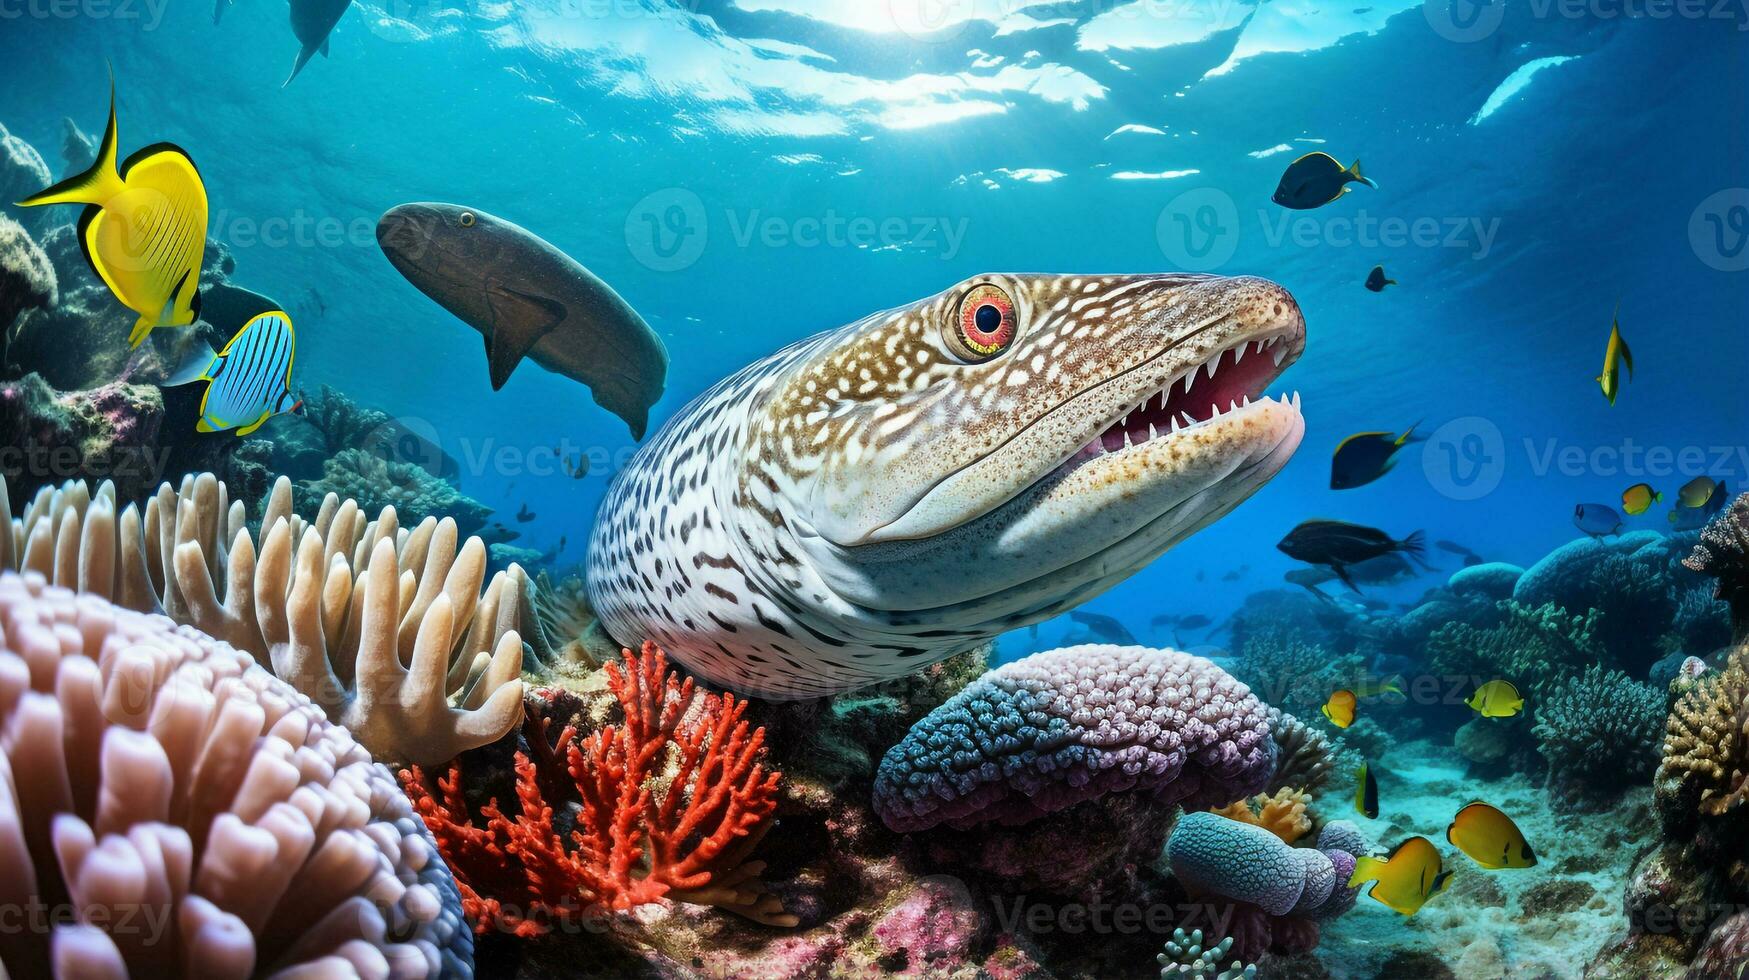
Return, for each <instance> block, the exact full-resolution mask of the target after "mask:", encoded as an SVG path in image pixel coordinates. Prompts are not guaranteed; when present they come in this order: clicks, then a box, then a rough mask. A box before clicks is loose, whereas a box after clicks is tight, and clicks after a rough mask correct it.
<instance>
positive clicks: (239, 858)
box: [0, 574, 472, 978]
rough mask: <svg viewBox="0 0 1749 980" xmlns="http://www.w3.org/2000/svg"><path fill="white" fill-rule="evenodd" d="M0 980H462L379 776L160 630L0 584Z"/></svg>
mask: <svg viewBox="0 0 1749 980" xmlns="http://www.w3.org/2000/svg"><path fill="white" fill-rule="evenodd" d="M0 868H3V869H4V871H3V872H0V917H4V918H0V925H8V924H9V925H11V926H12V927H11V928H0V976H5V975H7V974H10V975H11V976H14V977H35V976H51V975H52V976H60V977H81V978H83V977H93V978H109V977H117V978H120V977H126V976H130V975H133V976H189V977H203V978H207V977H211V978H230V977H236V978H242V977H250V976H279V977H330V976H333V977H339V976H359V977H390V976H393V977H422V976H439V975H442V976H469V975H471V973H472V962H471V961H472V936H471V934H470V932H469V930H468V929H467V927H466V925H465V924H464V923H463V921H462V918H461V912H460V901H459V897H458V896H457V894H456V890H455V884H454V882H453V880H452V879H451V878H450V875H449V872H448V870H447V869H446V868H445V867H444V865H443V861H442V859H441V858H439V857H438V854H437V850H436V847H435V846H434V845H433V844H432V842H431V840H430V837H429V835H428V834H427V832H426V830H425V826H424V824H422V823H421V822H420V820H419V818H418V817H417V816H415V815H414V814H413V812H412V810H411V808H410V807H409V805H408V803H407V800H406V797H404V796H403V795H402V794H401V791H400V789H399V787H398V786H397V785H396V783H395V780H394V778H393V777H392V776H391V775H390V774H389V772H388V770H386V769H384V768H383V767H381V766H379V765H376V764H375V763H373V762H372V761H371V759H370V756H369V755H368V754H367V753H366V752H365V751H364V750H363V749H362V748H360V747H359V745H358V744H357V743H356V742H354V741H353V739H352V736H351V735H349V734H348V733H347V732H346V730H345V729H343V728H340V727H338V726H335V725H332V724H330V723H329V722H328V721H327V720H326V718H325V717H324V716H323V714H322V712H321V711H320V710H319V709H318V708H316V707H315V706H314V705H312V704H311V703H310V702H309V701H308V699H306V698H304V697H303V696H302V695H300V694H298V693H297V692H296V691H294V690H293V689H292V688H291V687H289V686H288V685H286V684H284V683H283V682H281V681H279V680H277V679H276V678H274V677H273V675H271V674H269V673H268V672H266V671H265V670H263V669H261V668H260V667H258V666H256V664H255V662H254V660H253V659H252V658H251V657H250V656H249V655H248V654H246V653H240V652H238V651H237V650H235V649H233V648H231V647H230V646H228V645H226V644H223V643H220V642H218V641H216V640H213V639H211V638H210V637H207V636H205V635H204V634H201V633H198V632H196V631H194V630H192V629H190V628H187V627H180V628H179V627H177V626H175V625H174V624H172V623H171V622H170V621H169V620H168V619H165V618H164V617H162V616H148V615H143V614H139V613H133V612H129V611H126V610H122V609H118V608H116V607H114V606H112V605H110V604H109V603H108V602H106V601H104V600H103V599H100V598H98V597H96V596H92V595H81V596H75V595H74V594H72V593H71V592H68V591H65V590H62V589H57V588H51V587H49V586H46V585H45V584H44V583H43V581H42V579H41V578H40V577H36V576H30V577H26V578H21V577H19V576H17V575H12V574H7V575H4V576H0Z"/></svg>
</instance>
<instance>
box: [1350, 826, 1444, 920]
mask: <svg viewBox="0 0 1749 980" xmlns="http://www.w3.org/2000/svg"><path fill="white" fill-rule="evenodd" d="M1369 881H1375V882H1377V884H1375V885H1373V886H1372V890H1371V891H1369V892H1367V894H1368V895H1370V896H1372V898H1373V900H1374V901H1376V902H1378V903H1380V904H1381V905H1384V906H1385V907H1386V908H1389V909H1391V910H1392V911H1393V912H1400V913H1402V914H1403V915H1414V914H1415V913H1416V912H1419V911H1421V906H1423V905H1425V904H1427V900H1428V899H1430V898H1432V897H1433V896H1435V895H1437V894H1439V893H1440V892H1442V891H1445V889H1446V886H1448V885H1450V884H1451V872H1450V871H1446V870H1445V869H1444V862H1443V860H1442V859H1441V858H1440V856H1439V848H1437V847H1434V846H1433V842H1432V841H1429V840H1428V839H1427V838H1425V837H1411V838H1409V839H1408V840H1406V841H1404V842H1403V843H1401V844H1398V845H1397V846H1396V848H1395V849H1394V850H1392V851H1391V853H1390V855H1389V856H1388V857H1382V858H1376V857H1362V858H1360V859H1358V860H1356V861H1355V862H1354V874H1352V875H1350V876H1349V878H1348V887H1350V888H1355V887H1358V886H1360V885H1363V884H1365V883H1366V882H1369Z"/></svg>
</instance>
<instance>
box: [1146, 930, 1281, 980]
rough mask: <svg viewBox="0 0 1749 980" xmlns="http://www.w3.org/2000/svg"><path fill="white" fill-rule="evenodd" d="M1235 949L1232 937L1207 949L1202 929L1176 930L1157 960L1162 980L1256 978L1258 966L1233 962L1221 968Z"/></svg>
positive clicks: (1242, 979)
mask: <svg viewBox="0 0 1749 980" xmlns="http://www.w3.org/2000/svg"><path fill="white" fill-rule="evenodd" d="M1232 949H1233V938H1232V937H1231V936H1228V937H1227V938H1226V939H1223V940H1221V941H1220V942H1218V943H1215V944H1213V945H1210V946H1204V945H1203V939H1202V930H1201V929H1193V930H1191V931H1190V932H1188V933H1187V932H1185V931H1184V930H1183V929H1174V930H1172V938H1171V939H1168V940H1166V945H1165V948H1163V949H1162V950H1161V951H1160V954H1159V955H1158V956H1156V957H1154V958H1155V959H1156V960H1158V961H1159V962H1160V980H1251V978H1252V977H1255V976H1256V975H1257V967H1255V966H1252V965H1250V964H1246V963H1240V962H1239V961H1238V960H1233V961H1232V963H1231V965H1229V966H1228V967H1227V968H1226V969H1222V968H1221V961H1222V960H1224V959H1226V958H1227V954H1228V953H1229V952H1231V951H1232Z"/></svg>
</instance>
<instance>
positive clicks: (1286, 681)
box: [1234, 624, 1366, 714]
mask: <svg viewBox="0 0 1749 980" xmlns="http://www.w3.org/2000/svg"><path fill="white" fill-rule="evenodd" d="M1234 672H1235V675H1236V676H1237V677H1238V678H1239V679H1240V680H1241V681H1244V682H1245V684H1246V685H1247V686H1248V687H1250V688H1251V689H1252V690H1253V691H1256V692H1257V696H1258V697H1260V698H1262V699H1263V700H1264V701H1266V702H1268V703H1269V704H1272V705H1275V706H1277V707H1280V708H1282V709H1284V710H1289V711H1298V712H1301V713H1308V712H1309V713H1312V714H1315V713H1316V712H1317V709H1318V707H1319V706H1320V705H1322V704H1323V703H1324V700H1325V699H1326V698H1328V697H1329V696H1330V692H1331V691H1335V690H1339V689H1341V688H1344V687H1348V686H1351V685H1352V684H1354V683H1355V682H1356V681H1357V680H1359V679H1360V678H1361V677H1363V676H1365V674H1366V661H1365V659H1364V658H1362V657H1359V656H1355V655H1352V654H1347V655H1335V654H1332V653H1331V652H1330V650H1329V649H1326V648H1325V647H1323V646H1321V645H1319V644H1317V643H1314V642H1312V641H1311V640H1309V639H1307V637H1306V634H1305V632H1304V631H1303V630H1302V629H1300V628H1298V627H1296V626H1291V625H1286V624H1259V625H1257V626H1255V627H1253V628H1252V629H1251V630H1249V631H1247V632H1246V634H1245V638H1244V640H1243V643H1242V645H1241V646H1240V647H1239V656H1238V659H1237V666H1235V668H1234Z"/></svg>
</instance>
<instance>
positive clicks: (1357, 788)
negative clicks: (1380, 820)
mask: <svg viewBox="0 0 1749 980" xmlns="http://www.w3.org/2000/svg"><path fill="white" fill-rule="evenodd" d="M1354 810H1355V812H1356V813H1359V814H1361V815H1362V816H1364V817H1366V818H1367V819H1368V820H1373V819H1376V818H1377V817H1378V815H1379V781H1378V780H1376V779H1374V778H1373V775H1372V765H1371V764H1370V763H1366V762H1363V763H1361V764H1360V771H1359V772H1357V773H1355V774H1354Z"/></svg>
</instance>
